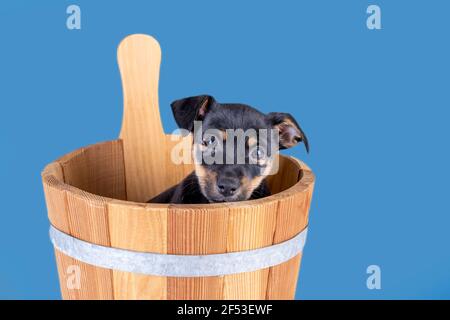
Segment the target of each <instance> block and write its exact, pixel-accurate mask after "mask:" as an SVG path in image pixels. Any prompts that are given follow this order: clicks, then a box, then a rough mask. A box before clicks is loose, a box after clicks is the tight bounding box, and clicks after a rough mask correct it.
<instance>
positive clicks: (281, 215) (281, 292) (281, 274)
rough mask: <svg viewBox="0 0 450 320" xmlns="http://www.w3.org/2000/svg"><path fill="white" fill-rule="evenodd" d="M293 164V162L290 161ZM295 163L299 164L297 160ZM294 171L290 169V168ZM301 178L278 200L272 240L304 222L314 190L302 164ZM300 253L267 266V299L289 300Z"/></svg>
mask: <svg viewBox="0 0 450 320" xmlns="http://www.w3.org/2000/svg"><path fill="white" fill-rule="evenodd" d="M292 164H293V165H295V164H296V162H293V163H292ZM297 165H302V164H301V163H299V162H297ZM290 171H291V172H294V168H292V169H291V170H290ZM299 176H302V180H301V182H300V183H298V184H297V185H296V186H294V187H293V189H291V190H290V196H287V197H284V198H281V199H280V200H279V206H278V213H277V222H276V224H277V227H276V231H275V234H274V238H273V243H274V244H277V243H280V242H283V241H286V240H289V239H291V238H292V237H294V236H295V235H297V234H298V233H299V232H301V231H302V230H303V229H305V228H306V226H307V225H308V215H309V207H310V204H311V198H312V192H313V189H314V176H313V175H312V173H311V171H310V170H309V168H307V167H306V166H305V167H304V169H303V171H302V172H301V174H300V175H299ZM300 260H301V255H298V256H297V257H295V258H293V259H291V260H289V261H287V262H285V263H283V264H280V265H278V266H274V267H271V268H270V272H269V282H268V287H267V299H271V300H272V299H293V298H294V296H295V288H296V283H297V278H298V270H299V267H300Z"/></svg>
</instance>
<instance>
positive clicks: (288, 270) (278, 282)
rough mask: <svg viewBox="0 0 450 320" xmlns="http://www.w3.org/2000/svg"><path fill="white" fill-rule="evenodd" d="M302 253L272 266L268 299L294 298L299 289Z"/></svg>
mask: <svg viewBox="0 0 450 320" xmlns="http://www.w3.org/2000/svg"><path fill="white" fill-rule="evenodd" d="M301 259H302V255H301V254H298V255H297V256H295V257H294V258H292V259H290V260H288V261H286V262H284V263H282V264H280V265H278V266H275V267H272V268H270V273H269V284H268V286H267V296H266V298H267V299H268V300H292V299H294V297H295V291H296V289H297V280H298V274H299V270H300V261H301Z"/></svg>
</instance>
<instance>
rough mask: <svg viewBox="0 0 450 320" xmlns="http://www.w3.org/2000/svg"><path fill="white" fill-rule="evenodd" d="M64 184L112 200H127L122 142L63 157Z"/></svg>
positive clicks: (93, 147)
mask: <svg viewBox="0 0 450 320" xmlns="http://www.w3.org/2000/svg"><path fill="white" fill-rule="evenodd" d="M59 161H60V163H61V166H62V168H63V173H64V180H65V183H67V184H69V185H71V186H74V187H77V188H79V189H81V190H84V191H87V192H90V193H93V194H96V195H99V196H103V197H109V198H115V199H121V200H124V199H126V189H125V171H124V170H125V167H124V158H123V149H122V141H120V140H113V141H107V142H102V143H98V144H95V145H92V146H89V147H86V148H81V149H79V150H77V151H76V152H73V153H71V154H69V155H68V156H65V157H62V158H61V159H60V160H59Z"/></svg>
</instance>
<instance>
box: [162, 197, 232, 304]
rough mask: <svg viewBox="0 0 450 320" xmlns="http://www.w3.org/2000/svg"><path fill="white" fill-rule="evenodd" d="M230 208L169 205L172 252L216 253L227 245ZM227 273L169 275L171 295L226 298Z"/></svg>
mask: <svg viewBox="0 0 450 320" xmlns="http://www.w3.org/2000/svg"><path fill="white" fill-rule="evenodd" d="M227 228H228V208H226V207H225V208H223V207H222V208H219V209H216V208H214V207H213V206H211V208H208V209H207V208H205V206H199V207H197V208H196V206H195V205H194V206H192V208H189V209H184V208H182V207H179V206H175V205H173V206H170V207H169V216H168V230H167V237H168V248H167V249H168V250H167V252H168V253H169V254H185V255H186V254H187V255H189V254H215V253H224V252H226V248H227ZM223 278H224V277H223V276H215V277H197V278H180V277H178V278H174V277H170V278H168V282H167V285H168V290H167V294H168V295H167V298H168V299H169V300H185V299H196V300H197V299H222V298H223V286H224V284H223Z"/></svg>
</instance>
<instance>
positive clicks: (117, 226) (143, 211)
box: [108, 201, 168, 300]
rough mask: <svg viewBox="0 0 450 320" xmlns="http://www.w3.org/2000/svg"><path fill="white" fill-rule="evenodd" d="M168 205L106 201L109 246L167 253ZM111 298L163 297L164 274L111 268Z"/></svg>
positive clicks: (164, 294)
mask: <svg viewBox="0 0 450 320" xmlns="http://www.w3.org/2000/svg"><path fill="white" fill-rule="evenodd" d="M167 210H168V205H152V207H150V205H137V204H130V203H127V202H122V201H115V202H111V203H109V204H108V212H109V226H110V235H111V246H112V247H116V248H122V249H127V250H135V251H140V252H156V253H167V241H166V239H167ZM113 282H114V296H115V299H121V300H123V299H166V298H167V278H165V277H158V276H147V275H139V274H134V273H128V272H122V271H117V270H114V271H113Z"/></svg>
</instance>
